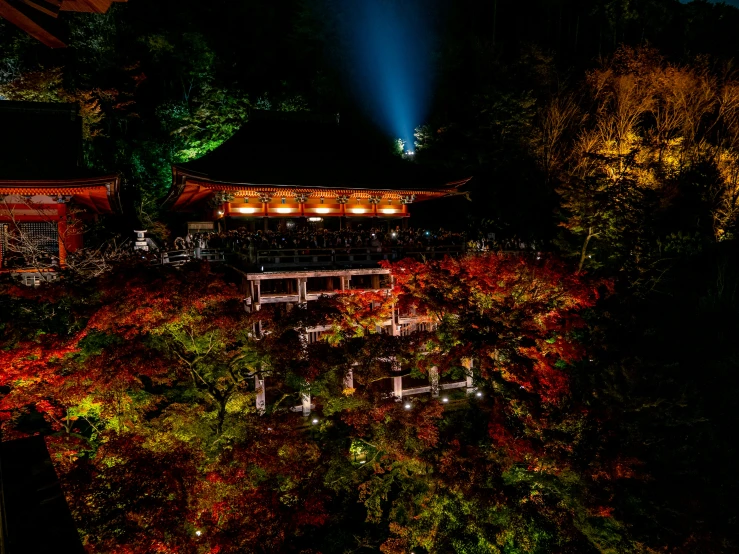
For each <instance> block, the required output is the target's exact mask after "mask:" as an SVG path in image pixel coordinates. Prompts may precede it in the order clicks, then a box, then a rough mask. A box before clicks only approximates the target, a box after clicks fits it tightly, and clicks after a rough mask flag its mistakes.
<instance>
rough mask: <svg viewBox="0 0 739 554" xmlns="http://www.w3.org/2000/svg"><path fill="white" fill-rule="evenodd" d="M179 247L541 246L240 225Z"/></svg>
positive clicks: (404, 232) (407, 232) (246, 251)
mask: <svg viewBox="0 0 739 554" xmlns="http://www.w3.org/2000/svg"><path fill="white" fill-rule="evenodd" d="M174 248H175V249H176V250H193V251H194V253H195V257H199V256H198V254H199V253H200V252H202V251H203V250H206V249H213V250H221V251H227V252H234V253H238V254H242V255H244V256H245V257H247V258H248V259H250V260H253V259H255V257H256V255H257V253H258V252H264V251H270V250H297V251H301V252H302V253H308V252H310V251H315V250H332V251H339V250H346V251H353V250H356V249H362V250H365V251H368V252H428V251H461V250H467V251H485V250H532V249H533V250H538V248H537V245H532V244H527V243H525V242H523V241H521V240H519V239H517V238H512V239H507V240H497V241H496V240H495V237H494V235H488V236H486V237H483V236H477V237H474V238H471V237H469V236H468V235H467V234H466V233H460V232H453V231H447V230H445V229H443V228H440V229H438V230H429V229H414V228H405V229H403V228H401V227H399V226H398V227H395V228H394V229H388V228H383V229H381V228H377V227H368V228H363V227H361V226H359V227H357V228H353V229H342V230H328V229H315V228H285V229H282V230H279V231H273V230H267V231H261V230H260V231H252V230H249V229H248V228H245V227H239V228H236V229H231V230H228V231H204V232H198V233H194V234H188V235H186V236H184V237H177V238H176V239H175V240H174Z"/></svg>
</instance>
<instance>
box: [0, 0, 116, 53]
mask: <svg viewBox="0 0 739 554" xmlns="http://www.w3.org/2000/svg"><path fill="white" fill-rule="evenodd" d="M127 1H128V0H0V17H2V18H4V19H6V20H7V21H9V22H10V23H12V24H13V25H15V26H16V27H18V28H19V29H21V30H23V31H25V32H26V33H28V34H29V35H31V36H32V37H33V38H35V39H36V40H38V41H40V42H42V43H44V44H45V45H46V46H48V47H50V48H64V47H66V46H67V45H66V43H65V42H64V35H65V34H66V32H65V29H64V27H63V25H61V23H60V21H59V15H60V14H61V13H62V12H86V13H105V12H107V11H108V10H109V9H110V6H111V5H112V4H113V3H114V2H127Z"/></svg>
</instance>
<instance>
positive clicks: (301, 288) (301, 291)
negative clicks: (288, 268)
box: [297, 277, 308, 304]
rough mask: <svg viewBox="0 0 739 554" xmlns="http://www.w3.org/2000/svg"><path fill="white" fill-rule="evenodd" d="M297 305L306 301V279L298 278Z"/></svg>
mask: <svg viewBox="0 0 739 554" xmlns="http://www.w3.org/2000/svg"><path fill="white" fill-rule="evenodd" d="M297 285H298V304H305V303H306V302H307V301H308V279H307V278H305V277H298V279H297Z"/></svg>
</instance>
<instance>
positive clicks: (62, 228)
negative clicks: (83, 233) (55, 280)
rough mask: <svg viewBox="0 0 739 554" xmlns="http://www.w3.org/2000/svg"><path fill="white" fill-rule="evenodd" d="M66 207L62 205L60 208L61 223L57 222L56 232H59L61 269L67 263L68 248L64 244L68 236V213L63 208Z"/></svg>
mask: <svg viewBox="0 0 739 554" xmlns="http://www.w3.org/2000/svg"><path fill="white" fill-rule="evenodd" d="M64 207H65V206H64V205H61V206H59V211H58V213H59V221H57V222H56V231H57V239H56V240H57V243H58V244H57V246H58V248H59V267H60V268H63V267H64V266H65V265H66V263H67V247H66V244H65V242H64V239H65V237H66V236H67V220H66V213H65V211H66V210H64V209H63V208H64Z"/></svg>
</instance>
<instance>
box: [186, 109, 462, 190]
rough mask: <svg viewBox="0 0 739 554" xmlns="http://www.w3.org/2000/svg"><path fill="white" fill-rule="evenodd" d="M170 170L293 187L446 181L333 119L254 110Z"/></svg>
mask: <svg viewBox="0 0 739 554" xmlns="http://www.w3.org/2000/svg"><path fill="white" fill-rule="evenodd" d="M174 169H175V172H176V173H179V174H184V175H187V176H190V177H196V178H201V179H204V180H207V181H210V182H215V183H225V184H251V185H269V186H285V187H298V188H299V187H322V188H357V189H385V190H388V189H389V190H393V189H403V190H407V189H414V188H418V189H426V190H428V189H436V188H447V187H446V186H445V185H447V184H448V183H450V182H451V181H452V179H451V178H450V176H448V175H444V174H441V173H440V172H438V171H433V170H430V169H428V168H425V167H422V166H420V165H418V164H416V163H413V162H411V161H408V160H405V159H403V158H402V157H400V156H398V155H396V154H394V153H393V152H392V151H390V149H389V148H384V147H382V145H380V146H378V145H377V144H374V143H371V142H370V141H369V140H367V139H366V137H365V136H364V135H363V134H362V133H359V132H357V131H356V130H354V129H351V128H347V127H345V126H343V125H341V124H339V123H338V117H337V116H329V117H326V116H315V115H311V114H303V113H300V114H290V113H288V114H284V113H274V112H267V113H266V114H265V113H264V112H262V113H260V112H258V111H254V112H252V116H251V118H250V120H249V121H248V122H247V123H245V124H244V125H243V127H242V128H241V129H239V131H237V132H236V134H234V136H233V137H231V138H230V139H228V140H227V141H226V142H224V143H223V144H222V145H221V146H219V147H218V148H216V149H215V150H214V151H212V152H210V153H208V154H206V155H205V156H203V157H201V158H199V159H197V160H194V161H191V162H186V163H182V164H176V165H175V166H174ZM457 179H458V180H459V178H457Z"/></svg>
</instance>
